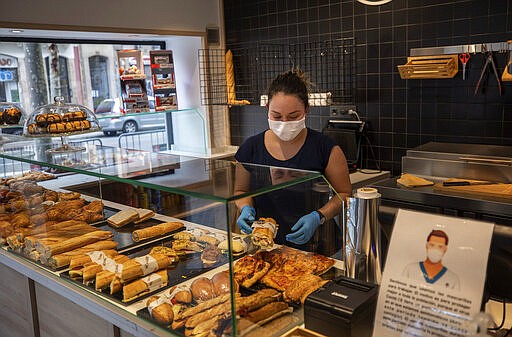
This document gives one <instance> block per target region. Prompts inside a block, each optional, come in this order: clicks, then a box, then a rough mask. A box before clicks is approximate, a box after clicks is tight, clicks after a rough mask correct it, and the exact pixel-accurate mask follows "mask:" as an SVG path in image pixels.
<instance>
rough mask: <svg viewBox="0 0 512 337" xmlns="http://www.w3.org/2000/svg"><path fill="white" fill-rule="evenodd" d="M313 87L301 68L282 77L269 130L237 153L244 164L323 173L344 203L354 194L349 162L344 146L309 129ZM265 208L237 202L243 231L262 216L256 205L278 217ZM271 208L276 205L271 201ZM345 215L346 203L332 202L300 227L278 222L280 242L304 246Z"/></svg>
mask: <svg viewBox="0 0 512 337" xmlns="http://www.w3.org/2000/svg"><path fill="white" fill-rule="evenodd" d="M308 88H309V83H308V81H307V79H306V78H305V76H304V73H302V72H301V71H300V70H292V71H288V72H285V73H282V74H280V75H278V76H277V77H276V78H275V79H274V80H273V81H272V83H271V84H270V86H269V89H268V93H267V95H268V103H267V110H268V123H269V129H268V130H266V131H264V132H262V133H260V134H257V135H255V136H252V137H250V138H249V139H247V140H246V141H245V142H244V143H243V144H242V145H241V146H240V148H239V150H238V151H237V153H236V154H235V159H236V160H237V161H238V162H240V163H251V164H261V165H268V166H274V167H285V168H294V169H302V170H310V171H319V172H321V173H322V174H323V175H324V176H325V177H326V178H327V180H328V181H329V182H330V184H331V185H332V187H333V188H334V189H335V190H336V192H338V194H339V195H340V197H341V198H343V199H344V198H345V197H347V196H349V195H350V193H351V190H352V186H351V184H350V179H349V174H348V166H347V161H346V159H345V155H344V154H343V151H342V150H341V148H340V147H339V146H337V145H335V144H334V143H333V142H332V141H331V140H330V139H329V138H328V137H326V136H324V135H322V134H321V133H320V132H317V131H315V130H312V129H310V128H306V123H305V119H306V115H307V113H308V110H309V99H308V96H309V90H308ZM244 192H247V189H246V188H245V189H244V188H243V187H240V186H239V187H238V188H237V191H235V193H237V194H241V193H244ZM284 198H286V196H284ZM288 199H292V198H288ZM292 203H293V200H292ZM263 204H265V203H261V202H260V203H259V205H260V206H258V205H255V200H254V199H252V198H245V199H240V200H238V201H237V207H238V208H239V209H240V210H241V213H240V216H239V218H238V220H237V224H238V226H239V228H240V230H242V231H243V232H245V233H250V232H251V231H252V229H251V227H250V224H249V223H250V222H251V221H254V219H255V217H256V209H255V206H257V208H258V213H259V215H260V216H262V217H274V214H268V213H264V212H261V211H260V208H261V205H263ZM266 206H268V207H271V205H269V203H268V202H267V203H266ZM279 206H281V205H278V207H279ZM281 208H282V207H281ZM303 211H304V209H302V212H303ZM340 211H341V201H340V199H339V198H331V199H330V200H329V201H328V202H327V203H326V204H324V205H323V206H322V207H320V208H319V209H317V210H314V211H312V212H310V213H309V214H306V215H303V214H301V216H300V218H299V219H298V220H297V221H296V222H294V225H293V226H291V225H288V228H283V224H282V223H279V220H278V219H276V220H278V223H279V225H280V227H279V231H278V234H280V235H278V237H277V238H276V242H277V243H281V244H282V243H284V242H280V241H284V240H286V241H288V242H291V243H293V244H295V245H304V244H306V243H307V242H308V241H309V240H310V239H311V238H312V237H313V235H314V234H315V231H316V229H317V228H318V226H320V224H322V223H324V222H325V221H326V220H329V219H331V218H333V217H334V216H336V215H337V214H339V212H340ZM290 227H291V228H290Z"/></svg>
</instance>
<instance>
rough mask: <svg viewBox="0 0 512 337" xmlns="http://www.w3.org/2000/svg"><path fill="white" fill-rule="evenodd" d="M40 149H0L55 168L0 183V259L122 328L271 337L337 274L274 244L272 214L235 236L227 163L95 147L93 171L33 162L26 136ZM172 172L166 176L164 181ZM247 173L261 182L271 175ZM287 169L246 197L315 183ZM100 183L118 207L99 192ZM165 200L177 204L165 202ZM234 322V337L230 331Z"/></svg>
mask: <svg viewBox="0 0 512 337" xmlns="http://www.w3.org/2000/svg"><path fill="white" fill-rule="evenodd" d="M48 113H50V112H48ZM51 113H55V112H51ZM48 117H50V121H49V120H48ZM41 118H42V117H40V121H39V122H40V123H43V124H44V123H45V120H44V119H41ZM58 118H60V121H59V120H58ZM74 118H83V116H81V115H80V114H78V115H77V116H75V115H74V114H73V115H71V114H68V115H66V117H64V115H63V114H59V117H56V116H54V115H47V116H46V123H49V124H52V123H53V124H55V123H74V122H76V120H72V119H74ZM34 122H35V121H34ZM47 126H48V125H47ZM37 143H43V144H42V145H41V147H40V148H36V147H34V153H36V154H35V156H34V157H31V158H25V157H22V156H19V157H16V158H14V157H13V155H12V153H10V154H6V153H0V158H5V159H7V160H10V161H14V162H16V163H18V162H19V163H21V164H23V165H25V167H28V165H31V166H30V167H34V168H37V167H41V168H44V169H46V168H50V169H51V170H52V171H51V172H55V175H54V176H51V175H48V176H46V174H44V173H41V174H35V173H31V174H27V175H26V176H17V177H16V179H4V180H2V181H1V185H2V186H0V235H1V238H2V241H3V247H2V250H1V251H0V253H1V254H0V256H1V258H2V259H4V261H5V260H8V261H9V263H11V262H12V264H11V265H16V266H18V265H22V266H23V267H20V268H17V270H16V271H19V273H21V274H23V275H25V274H24V273H26V274H28V275H27V276H28V277H35V278H39V277H40V278H42V279H43V281H41V279H39V282H40V283H42V284H43V285H49V286H50V287H51V286H52V285H53V284H57V285H58V286H56V287H55V289H56V290H55V292H57V293H59V294H62V295H63V296H64V297H66V298H68V299H70V300H71V302H73V303H74V304H76V305H78V306H80V307H82V309H85V310H88V311H91V312H92V313H93V314H94V315H95V316H96V317H98V319H104V320H107V321H108V322H109V323H111V324H114V325H117V324H120V325H118V326H119V328H120V329H122V330H123V331H127V332H128V333H130V334H133V335H140V334H139V331H140V330H138V329H141V328H140V327H142V329H145V330H147V331H148V334H147V335H144V334H143V336H144V337H146V336H148V337H149V336H151V333H152V332H155V333H154V335H160V336H166V335H169V336H171V335H172V336H176V335H177V336H183V335H186V336H201V335H208V334H212V335H222V334H224V335H232V334H237V335H240V334H243V335H244V336H262V335H265V336H271V335H279V334H281V333H283V332H284V331H286V329H289V328H290V327H292V326H295V325H297V324H301V322H302V321H303V320H302V317H301V314H302V312H303V309H302V302H303V301H304V299H305V298H306V297H307V296H308V294H309V293H311V292H312V291H315V289H318V288H321V287H322V286H323V284H324V283H325V282H327V281H328V280H329V279H330V278H331V276H332V275H333V273H335V272H333V270H335V269H336V268H333V264H334V263H335V262H336V261H333V260H332V259H330V258H328V257H323V256H321V255H318V254H315V253H306V252H303V251H299V250H293V249H291V248H286V247H281V246H279V242H278V240H279V237H280V235H281V234H283V233H284V231H286V228H287V224H286V223H285V222H284V221H281V222H279V221H276V223H273V222H272V220H271V219H270V218H273V219H279V217H274V216H273V214H258V216H265V217H266V218H263V219H261V221H262V223H261V224H260V225H261V226H260V227H258V228H255V230H254V233H253V235H244V234H240V233H239V231H238V228H237V227H236V225H234V223H233V221H232V220H233V219H231V215H233V218H236V216H235V213H236V209H235V208H234V207H233V206H234V205H233V200H235V199H236V198H237V197H238V195H234V194H233V191H232V190H231V189H232V188H233V187H234V186H233V181H234V178H235V169H236V163H232V162H229V161H224V160H220V161H219V162H217V161H215V160H209V159H193V158H186V160H183V158H175V157H173V156H169V155H166V154H160V153H148V152H145V151H132V150H128V149H119V150H118V149H116V150H115V151H112V150H109V149H107V148H106V147H101V146H98V147H96V150H97V152H95V155H97V160H95V161H94V163H97V165H98V166H97V167H95V168H93V169H89V170H85V169H82V168H76V167H65V166H63V165H60V164H57V163H56V162H54V161H45V160H47V159H45V158H47V157H52V158H53V157H56V155H55V154H52V155H51V156H47V157H45V156H44V155H42V153H43V154H44V153H45V150H46V147H45V142H40V141H39V140H35V139H29V140H26V139H25V140H24V145H23V146H25V144H29V145H34V146H37ZM15 145H16V146H19V147H20V148H21V144H18V143H16V144H15ZM140 158H143V159H144V160H139V159H140ZM103 159H105V161H104V162H102V160H103ZM171 164H172V165H173V166H172V167H173V169H172V171H170V170H166V171H165V172H164V173H162V171H161V170H160V169H161V168H162V167H163V166H165V167H169V165H171ZM20 166H21V165H20ZM57 172H58V173H57ZM61 172H64V173H61ZM141 172H142V173H143V174H142V173H141ZM254 172H255V173H256V174H258V176H259V177H262V178H266V177H268V167H259V166H257V167H254ZM153 173H157V174H153ZM293 173H294V174H291V175H290V177H291V178H290V179H291V180H289V181H286V183H285V184H276V185H268V186H264V187H262V188H261V189H258V190H254V191H252V190H251V191H250V192H247V194H246V195H258V196H259V195H262V194H264V193H270V192H274V191H280V189H281V188H282V186H285V185H286V186H288V185H289V186H288V187H292V185H293V184H296V185H297V186H295V185H293V187H294V188H295V187H298V188H295V189H294V192H300V191H299V190H300V189H301V188H302V187H301V186H300V184H304V185H306V183H307V184H313V183H316V181H318V180H321V179H323V178H322V176H321V175H320V174H319V173H318V172H303V171H300V172H293ZM46 178H53V179H49V180H43V179H46ZM55 178H56V179H55ZM32 179H33V180H32ZM38 179H41V180H42V181H35V180H38ZM294 179H295V180H296V181H295V180H294ZM108 184H111V185H114V186H115V188H114V194H115V197H116V198H117V199H113V197H111V196H110V194H109V193H105V191H106V190H107V187H106V186H107V185H108ZM149 190H150V191H151V193H149ZM142 192H144V193H142ZM171 194H172V195H176V196H179V202H176V203H170V202H164V201H165V199H164V198H163V196H167V195H171ZM284 210H285V211H286V209H284ZM228 215H229V217H230V218H229V219H228ZM277 223H279V226H277ZM269 224H272V226H271V225H269ZM274 227H275V228H274ZM228 230H230V231H232V232H231V233H230V232H228ZM276 231H277V236H275V234H276ZM229 240H231V241H229ZM263 249H265V250H263ZM230 263H232V265H231V266H230ZM25 266H29V267H30V273H28V272H25V270H26V269H24V268H25ZM230 270H231V271H234V275H233V273H230V272H229V271H230ZM62 285H63V286H62ZM59 287H60V288H59ZM59 290H63V291H62V292H59ZM36 293H37V292H36ZM36 295H38V294H36ZM0 301H1V299H0ZM38 303H39V302H38ZM84 303H85V304H84ZM232 308H235V312H233V313H232V312H231V310H232ZM69 315H70V316H71V317H74V316H73V315H75V313H73V314H71V313H70V314H69ZM77 315H80V314H79V313H78V314H77ZM120 317H122V318H120ZM235 318H236V319H237V320H238V321H237V322H238V323H239V324H237V326H238V329H239V330H238V331H232V329H233V326H232V325H231V322H232V320H233V319H235ZM77 319H79V317H77ZM127 322H129V323H127ZM157 326H159V327H157ZM162 327H163V329H162ZM13 335H14V334H13ZM102 337H103V336H102Z"/></svg>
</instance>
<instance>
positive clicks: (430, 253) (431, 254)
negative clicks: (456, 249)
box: [427, 248, 444, 263]
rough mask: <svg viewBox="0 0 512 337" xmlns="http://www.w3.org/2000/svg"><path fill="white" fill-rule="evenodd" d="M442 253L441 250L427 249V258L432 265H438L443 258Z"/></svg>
mask: <svg viewBox="0 0 512 337" xmlns="http://www.w3.org/2000/svg"><path fill="white" fill-rule="evenodd" d="M443 255H444V252H443V251H442V250H441V249H436V248H429V249H427V257H428V259H429V260H430V262H432V263H438V262H439V261H441V259H442V258H443Z"/></svg>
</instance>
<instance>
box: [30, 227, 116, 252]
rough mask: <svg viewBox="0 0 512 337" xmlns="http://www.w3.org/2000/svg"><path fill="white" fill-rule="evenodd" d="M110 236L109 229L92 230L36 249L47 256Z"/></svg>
mask: <svg viewBox="0 0 512 337" xmlns="http://www.w3.org/2000/svg"><path fill="white" fill-rule="evenodd" d="M110 237H112V233H111V232H109V231H94V232H90V233H87V234H84V235H80V236H77V237H74V238H71V239H67V240H64V241H62V242H59V243H56V244H53V245H49V246H45V245H42V247H40V248H38V249H37V251H38V252H40V253H41V254H43V255H45V256H46V257H47V258H49V257H51V256H53V255H56V254H60V253H64V252H67V251H70V250H73V249H76V248H79V247H82V246H85V245H88V244H90V243H94V242H96V241H100V240H106V239H108V238H110Z"/></svg>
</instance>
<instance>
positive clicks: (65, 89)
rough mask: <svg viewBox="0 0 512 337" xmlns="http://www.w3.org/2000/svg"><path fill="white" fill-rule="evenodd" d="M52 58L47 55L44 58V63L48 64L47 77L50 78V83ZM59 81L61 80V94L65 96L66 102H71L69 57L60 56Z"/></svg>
mask: <svg viewBox="0 0 512 337" xmlns="http://www.w3.org/2000/svg"><path fill="white" fill-rule="evenodd" d="M49 62H50V58H49V57H48V56H46V57H45V58H44V63H45V66H46V77H47V79H48V83H51V81H50V71H49V69H50V67H49ZM59 81H60V92H61V94H60V95H61V96H63V97H64V101H65V102H71V90H70V88H69V77H68V59H67V58H65V57H64V56H59Z"/></svg>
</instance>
